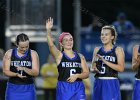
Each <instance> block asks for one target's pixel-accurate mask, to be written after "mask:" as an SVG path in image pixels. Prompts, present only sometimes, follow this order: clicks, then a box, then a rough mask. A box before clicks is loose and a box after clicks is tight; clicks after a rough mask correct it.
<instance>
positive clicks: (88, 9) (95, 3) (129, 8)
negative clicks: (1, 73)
mask: <svg viewBox="0 0 140 100" xmlns="http://www.w3.org/2000/svg"><path fill="white" fill-rule="evenodd" d="M4 5H6V0H0V48H3V49H5V46H4V41H5V40H4V39H5V38H4V33H5V20H6V16H5V15H6V6H4ZM74 5H75V4H74V0H62V13H61V15H62V16H61V18H62V31H69V32H70V33H72V35H73V32H74V31H73V24H74V22H73V21H74ZM80 9H81V15H82V19H81V23H82V26H87V25H89V24H90V23H91V20H92V17H93V15H94V16H98V17H100V18H101V19H103V20H104V21H105V22H107V23H109V24H111V23H112V22H113V21H115V20H116V16H117V14H118V12H122V11H123V12H125V13H126V15H127V18H128V19H129V20H131V21H132V22H133V23H134V25H135V26H136V27H138V28H139V27H140V13H139V11H140V1H139V0H81V7H80Z"/></svg>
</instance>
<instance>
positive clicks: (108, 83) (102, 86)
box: [92, 46, 121, 100]
mask: <svg viewBox="0 0 140 100" xmlns="http://www.w3.org/2000/svg"><path fill="white" fill-rule="evenodd" d="M116 48H117V46H114V47H113V49H111V50H109V51H105V50H104V48H103V47H101V48H100V49H99V51H98V52H97V54H99V55H101V56H103V58H104V59H105V60H107V61H109V62H111V63H114V64H117V56H116V53H115V49H116ZM96 67H97V69H98V70H99V71H100V73H96V74H95V81H94V89H93V98H92V100H121V95H120V84H119V80H118V72H117V71H115V70H113V69H111V68H110V67H108V66H107V65H106V64H104V63H103V62H102V60H101V59H98V61H96Z"/></svg>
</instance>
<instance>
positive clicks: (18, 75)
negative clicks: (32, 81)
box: [17, 74, 26, 78]
mask: <svg viewBox="0 0 140 100" xmlns="http://www.w3.org/2000/svg"><path fill="white" fill-rule="evenodd" d="M17 77H19V78H26V76H22V75H20V74H17Z"/></svg>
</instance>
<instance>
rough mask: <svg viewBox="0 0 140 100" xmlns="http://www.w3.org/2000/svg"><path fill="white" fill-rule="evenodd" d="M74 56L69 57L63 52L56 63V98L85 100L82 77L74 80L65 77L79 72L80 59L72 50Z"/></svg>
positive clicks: (59, 99) (80, 69)
mask: <svg viewBox="0 0 140 100" xmlns="http://www.w3.org/2000/svg"><path fill="white" fill-rule="evenodd" d="M74 54H75V57H74V58H69V57H68V56H67V55H66V54H65V53H64V52H63V55H62V59H61V62H60V64H59V65H58V67H57V68H58V72H59V76H58V83H57V88H56V90H57V95H56V96H57V97H56V99H57V100H86V95H85V87H84V84H83V82H82V79H79V78H78V79H77V80H76V81H75V82H72V83H70V82H67V79H68V78H69V77H70V76H71V75H73V74H76V73H81V72H82V68H81V59H80V56H79V54H77V53H76V52H74Z"/></svg>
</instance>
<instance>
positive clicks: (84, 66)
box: [77, 54, 89, 79]
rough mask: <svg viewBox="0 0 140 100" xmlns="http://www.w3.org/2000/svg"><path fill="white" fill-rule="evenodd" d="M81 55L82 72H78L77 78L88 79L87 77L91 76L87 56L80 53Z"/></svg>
mask: <svg viewBox="0 0 140 100" xmlns="http://www.w3.org/2000/svg"><path fill="white" fill-rule="evenodd" d="M79 55H80V58H81V67H82V73H81V74H77V78H80V79H86V78H88V77H89V68H88V66H87V63H86V59H85V57H84V56H83V55H82V54H79Z"/></svg>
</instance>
